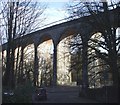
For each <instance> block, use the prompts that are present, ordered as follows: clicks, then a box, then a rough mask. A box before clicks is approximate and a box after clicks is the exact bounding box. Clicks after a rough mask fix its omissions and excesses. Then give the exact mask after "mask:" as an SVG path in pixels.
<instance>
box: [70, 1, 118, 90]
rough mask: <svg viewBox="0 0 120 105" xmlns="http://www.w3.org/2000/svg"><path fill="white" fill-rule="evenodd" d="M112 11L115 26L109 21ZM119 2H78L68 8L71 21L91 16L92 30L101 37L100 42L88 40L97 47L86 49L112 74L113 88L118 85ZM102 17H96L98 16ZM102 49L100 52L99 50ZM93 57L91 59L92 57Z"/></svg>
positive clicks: (91, 46) (89, 46) (90, 46)
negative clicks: (107, 67)
mask: <svg viewBox="0 0 120 105" xmlns="http://www.w3.org/2000/svg"><path fill="white" fill-rule="evenodd" d="M112 10H115V11H116V14H115V15H116V16H114V20H113V21H114V22H115V23H116V24H117V26H115V27H114V26H113V24H112V22H111V21H110V19H111V16H110V12H111V11H112ZM119 11H120V2H113V1H111V2H79V3H75V4H74V3H73V5H71V6H69V13H70V17H71V18H72V19H76V18H80V17H83V16H90V15H91V16H93V20H95V22H96V23H94V22H92V21H89V22H90V24H91V25H92V27H93V28H94V29H97V30H99V31H98V32H100V33H101V34H102V35H101V36H102V37H101V38H102V40H100V39H93V38H92V37H91V38H89V40H90V41H91V42H93V43H94V44H96V45H97V47H95V46H94V45H90V44H89V45H88V48H91V49H92V50H94V52H95V53H94V54H95V55H94V56H96V58H100V59H102V60H103V61H104V62H105V63H106V64H107V65H108V66H109V68H110V69H109V71H110V72H111V73H112V80H113V86H115V87H116V88H117V91H118V87H119V83H120V81H119V80H120V79H119V78H120V75H119V69H118V58H119V50H120V34H118V35H117V30H119V28H118V27H119V22H120V20H119V19H120V12H119ZM102 13H103V14H104V15H101V16H100V15H98V14H102ZM78 46H79V45H78ZM101 49H102V50H101ZM94 56H93V57H94Z"/></svg>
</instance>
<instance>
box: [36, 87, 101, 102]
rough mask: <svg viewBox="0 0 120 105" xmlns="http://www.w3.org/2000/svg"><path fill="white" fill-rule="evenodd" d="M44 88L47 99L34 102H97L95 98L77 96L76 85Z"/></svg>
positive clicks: (77, 88) (77, 89)
mask: <svg viewBox="0 0 120 105" xmlns="http://www.w3.org/2000/svg"><path fill="white" fill-rule="evenodd" d="M46 90H47V100H46V101H39V102H36V103H99V102H98V101H96V100H91V99H87V98H83V97H79V94H78V93H79V87H78V86H57V87H48V88H46Z"/></svg>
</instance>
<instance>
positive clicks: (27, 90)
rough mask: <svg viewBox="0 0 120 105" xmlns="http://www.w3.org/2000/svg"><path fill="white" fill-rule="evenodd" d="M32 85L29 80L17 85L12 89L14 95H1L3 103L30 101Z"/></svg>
mask: <svg viewBox="0 0 120 105" xmlns="http://www.w3.org/2000/svg"><path fill="white" fill-rule="evenodd" d="M33 91H34V87H33V86H32V83H31V82H28V83H26V84H24V85H18V86H17V88H16V89H15V90H14V91H13V92H14V95H13V96H11V97H10V96H9V97H5V96H4V95H3V103H31V102H32V94H33Z"/></svg>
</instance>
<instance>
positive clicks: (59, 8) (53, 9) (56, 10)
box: [44, 1, 68, 24]
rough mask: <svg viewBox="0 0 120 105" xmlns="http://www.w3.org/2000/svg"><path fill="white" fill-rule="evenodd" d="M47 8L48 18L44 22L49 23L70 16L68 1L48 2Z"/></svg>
mask: <svg viewBox="0 0 120 105" xmlns="http://www.w3.org/2000/svg"><path fill="white" fill-rule="evenodd" d="M46 3H47V9H46V11H45V15H46V20H45V22H44V24H49V23H52V22H55V21H58V20H61V19H64V18H66V17H68V14H67V11H66V3H67V1H66V2H60V1H59V2H46Z"/></svg>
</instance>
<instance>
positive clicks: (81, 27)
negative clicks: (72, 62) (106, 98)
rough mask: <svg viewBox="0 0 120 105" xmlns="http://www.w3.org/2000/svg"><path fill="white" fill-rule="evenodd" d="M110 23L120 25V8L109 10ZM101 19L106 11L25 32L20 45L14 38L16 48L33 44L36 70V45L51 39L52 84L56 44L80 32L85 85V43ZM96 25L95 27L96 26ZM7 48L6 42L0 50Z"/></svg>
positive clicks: (97, 28) (55, 78)
mask: <svg viewBox="0 0 120 105" xmlns="http://www.w3.org/2000/svg"><path fill="white" fill-rule="evenodd" d="M109 17H110V24H111V25H112V27H116V28H117V27H120V8H119V7H118V8H116V9H114V10H110V12H109ZM102 19H106V13H99V14H96V15H89V16H85V17H81V18H78V19H74V20H70V21H67V22H64V23H61V24H57V25H54V26H51V27H48V28H45V29H42V30H38V31H35V32H32V33H30V34H27V35H25V36H23V37H21V38H22V40H21V41H22V42H21V43H20V45H19V44H18V43H17V42H18V40H19V39H15V42H16V45H15V47H16V48H17V47H18V46H19V47H20V46H22V48H23V49H24V48H25V47H26V46H28V45H29V44H34V70H35V71H37V69H38V68H37V47H38V45H39V44H41V43H42V42H44V41H47V40H49V39H52V41H53V45H54V51H53V52H54V53H53V71H54V72H53V85H54V86H55V85H57V45H58V43H59V42H60V41H61V40H62V39H64V38H65V37H67V36H70V35H75V34H80V35H81V38H82V43H83V50H82V54H83V55H82V57H83V58H82V59H83V60H82V62H83V65H82V71H83V83H84V85H87V84H88V83H87V44H88V40H89V38H90V37H91V36H92V35H93V34H94V33H96V32H101V28H100V27H98V25H100V23H101V24H102ZM96 26H97V27H96ZM6 49H7V43H6V44H4V45H2V50H3V51H4V50H6Z"/></svg>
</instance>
